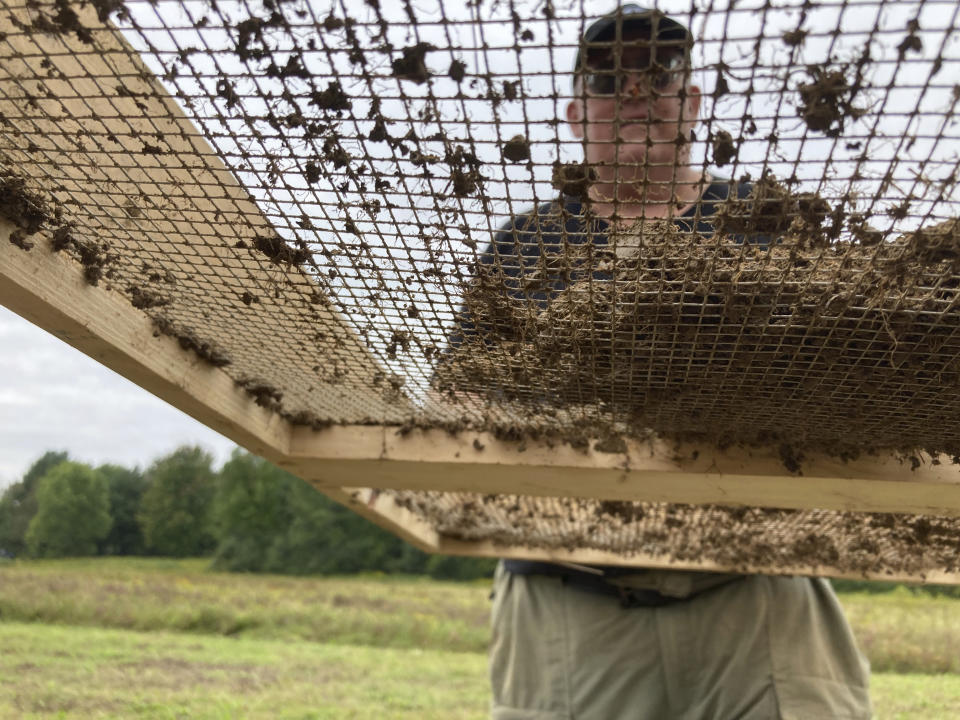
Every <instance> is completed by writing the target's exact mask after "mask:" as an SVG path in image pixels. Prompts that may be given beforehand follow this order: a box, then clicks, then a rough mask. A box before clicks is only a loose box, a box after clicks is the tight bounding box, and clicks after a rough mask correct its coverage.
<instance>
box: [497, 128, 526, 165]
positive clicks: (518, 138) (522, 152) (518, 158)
mask: <svg viewBox="0 0 960 720" xmlns="http://www.w3.org/2000/svg"><path fill="white" fill-rule="evenodd" d="M502 152H503V159H504V160H509V161H510V162H523V161H524V160H529V159H530V141H529V140H528V139H527V138H525V137H524V136H523V135H514V136H513V137H512V138H510V139H509V140H507V142H505V143H504V144H503V150H502Z"/></svg>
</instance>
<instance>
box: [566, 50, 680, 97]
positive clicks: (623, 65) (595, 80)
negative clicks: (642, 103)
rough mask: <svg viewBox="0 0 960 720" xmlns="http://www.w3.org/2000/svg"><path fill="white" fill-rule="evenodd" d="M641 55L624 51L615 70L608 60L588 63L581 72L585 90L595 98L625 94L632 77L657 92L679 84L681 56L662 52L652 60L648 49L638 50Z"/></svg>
mask: <svg viewBox="0 0 960 720" xmlns="http://www.w3.org/2000/svg"><path fill="white" fill-rule="evenodd" d="M633 50H641V51H640V52H630V51H628V50H627V49H625V52H624V53H623V55H622V56H621V59H620V67H619V68H615V67H613V62H612V60H611V59H610V58H609V57H608V58H607V59H606V60H605V61H603V60H602V61H601V62H591V61H590V60H588V61H587V65H586V67H584V69H583V70H582V71H581V77H582V79H583V87H584V88H585V89H586V91H587V93H588V94H589V95H591V96H594V97H614V96H616V95H619V94H621V93H623V92H624V88H626V86H627V84H628V82H629V80H630V78H631V77H635V76H639V77H640V78H642V79H643V80H645V81H646V83H648V84H649V87H650V88H652V89H653V90H654V91H656V92H664V91H666V90H667V89H668V88H670V86H672V85H674V84H675V83H677V82H678V81H680V80H681V79H682V77H683V75H684V72H685V65H686V61H685V58H684V55H683V54H682V53H676V52H670V53H667V52H662V51H661V52H660V53H659V54H657V55H656V57H654V58H651V54H650V51H649V49H647V48H638V49H633Z"/></svg>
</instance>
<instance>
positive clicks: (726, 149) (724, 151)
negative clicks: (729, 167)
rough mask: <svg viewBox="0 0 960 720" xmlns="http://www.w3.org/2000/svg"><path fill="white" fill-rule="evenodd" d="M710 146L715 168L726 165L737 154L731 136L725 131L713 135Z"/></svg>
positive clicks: (737, 150)
mask: <svg viewBox="0 0 960 720" xmlns="http://www.w3.org/2000/svg"><path fill="white" fill-rule="evenodd" d="M710 146H711V148H712V149H713V163H714V164H715V165H716V166H717V167H723V166H724V165H726V164H727V163H728V162H730V161H731V160H733V159H734V158H735V157H736V156H737V152H739V149H738V148H737V146H736V144H735V143H734V142H733V135H731V134H730V133H728V132H727V131H726V130H720V131H719V132H716V133H714V135H713V141H712V142H711V145H710Z"/></svg>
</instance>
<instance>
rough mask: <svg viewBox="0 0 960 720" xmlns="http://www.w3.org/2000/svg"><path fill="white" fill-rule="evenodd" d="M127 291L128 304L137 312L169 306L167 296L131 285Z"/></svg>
mask: <svg viewBox="0 0 960 720" xmlns="http://www.w3.org/2000/svg"><path fill="white" fill-rule="evenodd" d="M127 290H128V291H129V292H130V304H131V305H133V306H134V307H135V308H137V309H138V310H147V309H149V308H155V307H162V306H163V305H169V304H170V298H169V297H168V296H166V295H164V294H162V293H159V292H157V291H156V290H151V289H150V288H146V287H141V286H140V285H131V286H130V287H129V288H127Z"/></svg>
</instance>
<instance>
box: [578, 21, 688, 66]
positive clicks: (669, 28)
mask: <svg viewBox="0 0 960 720" xmlns="http://www.w3.org/2000/svg"><path fill="white" fill-rule="evenodd" d="M618 22H619V23H621V25H622V27H623V31H627V30H630V31H634V30H635V29H636V28H640V27H645V28H654V27H655V28H656V38H657V40H666V41H669V42H670V44H673V45H676V46H680V47H683V48H684V49H687V50H689V47H690V45H691V44H692V43H693V35H692V34H691V33H690V31H689V30H688V29H687V28H686V26H684V25H682V24H681V23H679V22H677V21H676V20H674V19H673V18H671V17H668V16H666V15H664V14H663V13H662V12H660V11H659V10H648V9H644V8H639V7H637V6H631V5H625V6H623V7H622V8H620V9H619V10H617V11H616V12H613V13H611V14H609V15H606V16H604V17H602V18H600V19H599V20H597V21H596V22H594V23H593V24H592V25H591V26H590V27H588V28H587V30H586V32H584V34H583V39H582V43H581V48H580V50H578V51H577V59H576V62H575V63H574V66H573V69H574V72H576V71H577V70H579V69H580V63H581V59H582V56H583V49H584V47H585V46H588V45H591V44H593V43H602V42H605V41H610V40H613V39H614V38H615V36H616V28H617V23H618Z"/></svg>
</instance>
